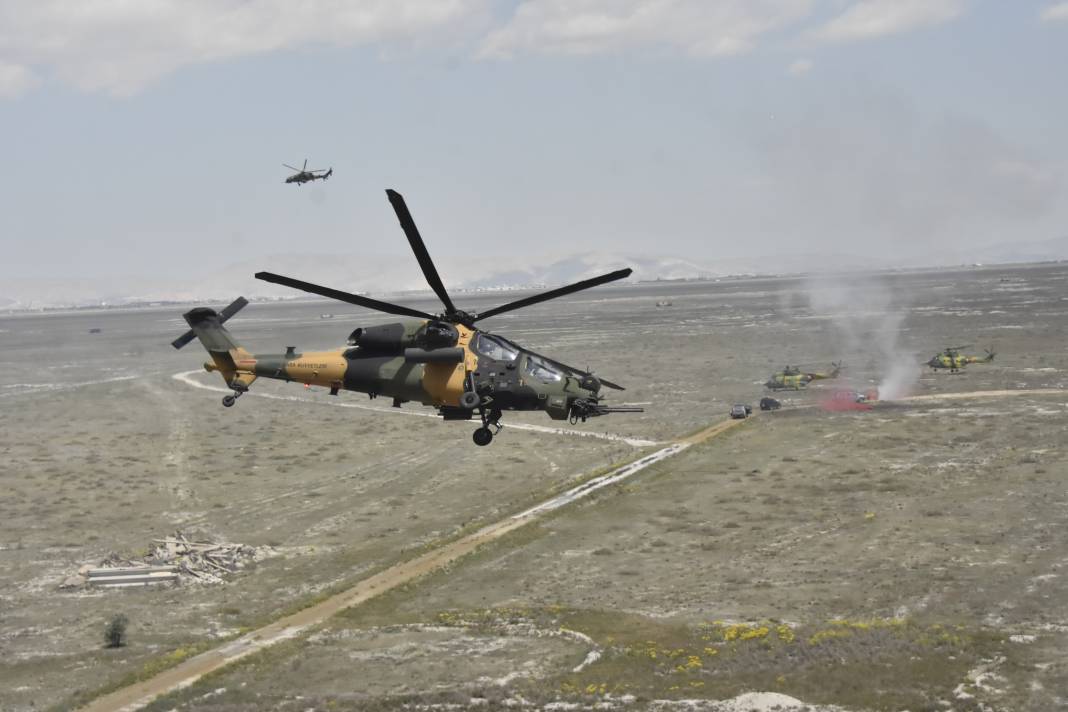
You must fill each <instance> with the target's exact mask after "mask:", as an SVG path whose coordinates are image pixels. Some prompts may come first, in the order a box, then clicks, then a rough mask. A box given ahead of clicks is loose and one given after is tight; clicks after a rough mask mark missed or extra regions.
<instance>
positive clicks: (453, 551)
mask: <svg viewBox="0 0 1068 712" xmlns="http://www.w3.org/2000/svg"><path fill="white" fill-rule="evenodd" d="M745 422H746V421H744V420H727V421H723V422H719V423H716V424H714V425H712V426H709V427H708V428H705V429H703V430H701V431H699V432H697V433H694V434H693V435H690V436H688V437H685V438H682V439H680V440H678V441H677V442H674V443H672V444H670V445H668V446H667V447H664V448H661V449H660V450H656V451H655V452H652V453H650V454H648V455H644V456H642V457H640V458H638V459H637V460H635V461H633V462H630V463H628V464H626V465H623V466H621V467H618V468H616V469H614V470H612V471H611V472H608V473H606V474H604V475H600V476H598V477H595V478H593V479H591V480H589V481H587V482H584V483H582V484H581V485H578V486H576V487H573V488H572V489H570V490H568V491H566V492H564V493H562V494H559V495H556V496H554V497H552V498H550V499H548V500H546V501H544V502H542V503H540V504H537V505H535V506H534V507H531V508H530V509H527V510H525V511H523V512H520V513H519V514H515V515H512V516H510V517H508V518H506V519H502V520H500V521H498V522H495V523H493V524H489V525H487V526H485V527H483V528H482V529H479V530H478V531H476V532H474V533H473V534H469V535H467V536H465V537H463V538H461V539H458V540H456V541H453V542H450V543H448V544H444V545H442V546H440V547H438V548H436V549H434V550H432V551H429V552H427V553H425V554H423V555H421V556H418V557H416V558H414V559H410V560H408V561H404V562H401V563H399V564H396V565H395V566H392V567H390V568H388V569H386V570H384V571H381V572H379V573H377V574H375V575H373V576H371V577H369V578H366V579H364V580H362V581H360V582H358V583H357V584H355V585H354V586H352V587H351V588H349V589H347V590H345V591H342V592H341V593H338V594H335V595H333V596H331V597H330V598H328V599H326V600H325V601H322V602H321V603H317V604H315V605H314V606H310V607H309V608H305V609H304V610H301V611H298V612H297V613H294V614H292V615H289V616H286V617H284V618H281V619H279V620H277V621H275V622H273V623H270V624H268V625H266V626H263V627H262V628H259V629H257V630H254V631H251V632H249V633H246V634H245V635H243V636H241V637H240V638H237V639H235V640H233V641H231V642H229V643H226V644H225V645H222V646H220V647H219V648H216V649H214V650H209V651H207V652H204V653H201V654H200V655H197V656H194V657H192V658H190V659H188V660H186V661H184V662H182V663H179V664H178V665H176V666H175V667H173V668H170V669H168V670H165V671H163V672H161V673H159V674H158V675H156V676H155V677H152V678H150V679H148V680H145V681H143V682H138V683H136V684H133V685H130V686H127V687H124V688H122V689H119V690H116V691H115V692H112V693H109V694H107V695H104V696H103V697H100V698H98V699H96V700H94V701H93V702H91V703H89V704H88V705H86V706H85V707H83V708H82V710H84V712H128V711H130V710H136V709H139V708H141V707H144V706H145V705H147V704H148V703H149V702H151V701H152V700H154V699H155V698H157V697H159V696H161V695H165V694H167V693H169V692H172V691H174V690H177V689H180V688H183V687H186V686H188V685H191V684H193V683H194V682H196V681H197V680H198V679H200V678H201V677H203V676H204V675H207V674H208V673H210V672H213V671H215V670H218V669H220V668H222V667H224V666H226V665H229V664H231V663H233V662H236V661H237V660H240V659H242V658H244V657H246V656H248V655H251V654H253V653H255V652H257V651H259V650H262V649H263V648H266V647H268V646H270V645H274V644H275V643H279V642H281V641H283V640H288V639H290V638H293V637H295V636H297V635H299V634H300V633H302V632H303V631H305V630H306V629H308V628H309V627H311V626H314V625H317V624H319V623H322V622H323V621H325V620H327V619H328V618H330V617H331V616H333V615H334V614H336V613H338V612H339V611H341V610H344V609H346V608H350V607H352V606H356V605H359V604H360V603H363V602H364V601H367V600H369V599H371V598H373V597H375V596H377V595H379V594H382V593H385V592H386V591H389V590H391V589H393V588H396V587H397V586H401V585H403V584H405V583H407V582H409V581H412V580H413V579H416V578H419V577H420V576H423V575H425V574H428V573H431V572H433V571H436V570H437V569H440V568H442V567H444V566H447V565H449V564H451V563H452V562H454V561H456V560H457V559H459V558H460V557H463V556H465V555H467V554H470V553H471V552H473V551H475V550H476V549H477V548H478V547H480V546H482V545H484V544H487V543H489V542H492V541H495V540H497V539H500V538H501V537H503V536H504V535H506V534H508V533H509V532H512V531H515V530H516V529H518V528H520V527H522V526H525V525H526V524H529V523H531V522H533V521H535V520H537V519H539V518H540V517H544V516H545V515H547V514H548V513H550V512H552V511H554V510H556V509H559V508H560V507H563V506H566V505H568V504H570V503H572V502H574V501H576V500H579V499H582V498H583V497H587V496H589V495H590V494H592V493H594V492H596V491H597V490H599V489H602V488H604V487H607V486H609V485H612V484H615V483H617V482H620V481H622V480H625V479H626V478H628V477H631V476H632V475H634V474H636V473H638V472H640V471H641V470H644V469H645V468H647V467H649V466H650V465H653V464H655V463H657V462H661V461H663V460H666V459H667V458H670V457H672V456H674V455H677V454H679V453H680V452H682V451H684V450H686V449H687V448H689V447H692V446H693V445H697V444H699V443H702V442H704V441H706V440H709V439H711V438H714V437H716V436H717V435H721V434H722V433H724V432H726V431H728V430H730V429H731V428H733V427H735V426H737V425H740V424H742V423H745Z"/></svg>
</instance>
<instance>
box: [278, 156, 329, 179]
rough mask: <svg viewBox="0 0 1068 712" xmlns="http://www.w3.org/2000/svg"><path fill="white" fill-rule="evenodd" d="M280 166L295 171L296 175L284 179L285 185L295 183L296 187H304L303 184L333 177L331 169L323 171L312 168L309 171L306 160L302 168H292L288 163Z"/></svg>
mask: <svg viewBox="0 0 1068 712" xmlns="http://www.w3.org/2000/svg"><path fill="white" fill-rule="evenodd" d="M282 165H283V166H285V167H286V168H288V169H289V170H291V171H296V173H294V174H293V175H291V176H289V177H288V178H286V183H296V184H297V185H304V184H305V183H309V182H311V181H313V180H326V179H327V178H329V177H330V176H332V175H334V169H333V168H330V169H329V170H324V169H322V168H313V169H312V170H310V171H309V170H308V159H307V158H305V159H304V167H303V168H294V167H293V166H291V165H289V164H288V163H283V164H282Z"/></svg>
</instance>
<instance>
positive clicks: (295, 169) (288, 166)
mask: <svg viewBox="0 0 1068 712" xmlns="http://www.w3.org/2000/svg"><path fill="white" fill-rule="evenodd" d="M282 165H283V166H285V167H286V168H288V169H289V170H291V171H297V172H298V173H299V172H300V169H299V168H294V167H293V166H291V165H289V164H288V163H283V164H282Z"/></svg>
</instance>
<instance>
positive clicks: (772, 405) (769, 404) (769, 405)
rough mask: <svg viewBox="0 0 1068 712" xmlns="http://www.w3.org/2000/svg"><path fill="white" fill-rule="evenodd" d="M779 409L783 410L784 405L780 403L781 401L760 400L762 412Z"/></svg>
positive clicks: (771, 399) (772, 399)
mask: <svg viewBox="0 0 1068 712" xmlns="http://www.w3.org/2000/svg"><path fill="white" fill-rule="evenodd" d="M779 408H782V403H780V402H779V401H777V400H775V399H774V398H761V399H760V409H761V410H778V409H779Z"/></svg>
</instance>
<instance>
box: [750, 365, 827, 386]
mask: <svg viewBox="0 0 1068 712" xmlns="http://www.w3.org/2000/svg"><path fill="white" fill-rule="evenodd" d="M831 368H832V370H831V372H830V373H815V372H804V371H802V370H801V369H799V368H797V367H796V366H787V367H786V368H784V369H783V370H781V371H779V372H778V373H776V374H773V375H772V376H771V378H769V379H768V380H767V382H765V383H764V387H765V388H767V389H768V390H771V391H785V390H794V391H799V390H801V389H802V388H808V384H809V383H811V382H812V381H821V380H825V379H832V378H838V373H839V371H841V370H842V364H841V363H832V364H831Z"/></svg>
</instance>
